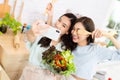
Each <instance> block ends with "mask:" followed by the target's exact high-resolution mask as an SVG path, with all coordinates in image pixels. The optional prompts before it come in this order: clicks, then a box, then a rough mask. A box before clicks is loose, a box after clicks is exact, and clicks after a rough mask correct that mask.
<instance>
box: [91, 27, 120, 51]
mask: <svg viewBox="0 0 120 80" xmlns="http://www.w3.org/2000/svg"><path fill="white" fill-rule="evenodd" d="M115 34H116V33H115V32H114V31H111V32H109V33H108V32H104V31H101V30H99V29H96V30H95V31H93V32H92V36H95V38H100V37H102V36H104V37H106V38H109V39H110V40H111V41H112V43H113V44H114V46H115V47H116V48H117V49H120V41H117V40H116V39H115V38H114V35H115Z"/></svg>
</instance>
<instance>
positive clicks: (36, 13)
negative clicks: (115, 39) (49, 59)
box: [0, 0, 113, 27]
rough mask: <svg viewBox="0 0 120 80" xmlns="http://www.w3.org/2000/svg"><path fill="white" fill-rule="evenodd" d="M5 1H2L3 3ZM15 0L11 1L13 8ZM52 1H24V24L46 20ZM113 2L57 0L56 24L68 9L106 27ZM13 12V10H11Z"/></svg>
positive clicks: (104, 0)
mask: <svg viewBox="0 0 120 80" xmlns="http://www.w3.org/2000/svg"><path fill="white" fill-rule="evenodd" d="M3 1H4V0H0V3H2V2H3ZM14 1H15V0H9V4H10V5H11V6H12V7H13V4H14ZM17 1H18V2H17V7H16V13H15V16H16V17H17V16H18V14H19V11H20V6H21V3H22V0H17ZM50 1H51V0H24V9H23V14H22V23H27V24H31V23H32V22H33V21H34V20H36V19H38V18H40V19H44V16H43V14H44V11H45V8H46V5H47V4H48V2H50ZM112 2H113V0H57V2H56V3H55V5H54V22H55V20H56V19H58V17H59V16H61V15H62V14H64V13H65V11H66V9H71V10H72V11H73V12H74V13H79V14H81V15H85V16H89V17H91V18H92V19H93V20H94V21H95V24H96V27H105V24H106V19H107V17H108V15H109V12H110V7H111V4H112ZM11 11H12V10H11Z"/></svg>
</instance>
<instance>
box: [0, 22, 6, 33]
mask: <svg viewBox="0 0 120 80" xmlns="http://www.w3.org/2000/svg"><path fill="white" fill-rule="evenodd" d="M6 32H7V26H6V25H4V24H3V23H2V21H0V34H2V33H6Z"/></svg>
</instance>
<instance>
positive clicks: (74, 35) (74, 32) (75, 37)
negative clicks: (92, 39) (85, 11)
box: [71, 22, 88, 43]
mask: <svg viewBox="0 0 120 80" xmlns="http://www.w3.org/2000/svg"><path fill="white" fill-rule="evenodd" d="M78 30H85V27H84V26H83V24H82V23H81V22H77V23H76V24H75V25H74V27H73V30H72V32H71V33H72V39H73V42H75V43H81V42H86V41H87V37H88V35H84V33H83V34H78Z"/></svg>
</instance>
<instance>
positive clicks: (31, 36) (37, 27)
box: [26, 20, 49, 43]
mask: <svg viewBox="0 0 120 80" xmlns="http://www.w3.org/2000/svg"><path fill="white" fill-rule="evenodd" d="M44 23H45V22H44V21H41V20H37V21H35V22H33V24H32V25H31V26H32V27H31V28H30V30H28V31H27V32H26V37H27V40H28V41H30V42H31V43H33V42H34V41H35V40H36V38H37V37H39V36H40V35H42V33H44V32H46V31H47V29H48V27H49V25H47V24H44Z"/></svg>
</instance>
